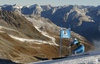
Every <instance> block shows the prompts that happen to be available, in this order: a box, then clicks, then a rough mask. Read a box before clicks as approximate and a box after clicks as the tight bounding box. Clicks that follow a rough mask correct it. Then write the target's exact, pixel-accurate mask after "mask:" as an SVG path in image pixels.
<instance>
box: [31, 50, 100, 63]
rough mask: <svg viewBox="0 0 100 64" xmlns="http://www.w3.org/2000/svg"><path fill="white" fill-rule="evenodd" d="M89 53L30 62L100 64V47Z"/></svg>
mask: <svg viewBox="0 0 100 64" xmlns="http://www.w3.org/2000/svg"><path fill="white" fill-rule="evenodd" d="M88 53H89V55H83V56H75V57H69V58H64V59H59V60H47V61H41V62H35V63H29V64H100V49H98V50H95V51H92V52H88Z"/></svg>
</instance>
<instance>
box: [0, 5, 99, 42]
mask: <svg viewBox="0 0 100 64" xmlns="http://www.w3.org/2000/svg"><path fill="white" fill-rule="evenodd" d="M1 9H3V10H9V11H13V12H16V13H18V14H24V15H26V16H29V17H34V16H39V17H45V18H49V19H50V20H51V21H52V22H53V23H54V24H56V25H58V26H61V24H62V25H63V26H64V27H66V28H68V25H69V24H71V28H72V31H74V32H76V33H78V34H80V35H82V36H83V37H85V38H86V39H88V40H89V41H91V42H93V40H98V39H99V38H100V35H99V34H100V23H99V21H100V19H99V17H100V6H97V7H95V6H83V5H80V6H79V5H64V6H52V5H37V4H34V5H31V6H19V5H16V4H15V5H3V6H1Z"/></svg>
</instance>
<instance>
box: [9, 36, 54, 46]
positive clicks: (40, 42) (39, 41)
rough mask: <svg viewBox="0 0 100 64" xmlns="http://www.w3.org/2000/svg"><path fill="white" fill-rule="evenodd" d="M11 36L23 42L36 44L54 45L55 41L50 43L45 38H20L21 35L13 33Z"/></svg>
mask: <svg viewBox="0 0 100 64" xmlns="http://www.w3.org/2000/svg"><path fill="white" fill-rule="evenodd" d="M9 36H10V37H11V38H14V39H16V40H19V41H21V42H34V43H36V44H43V43H44V44H50V45H54V44H53V43H50V42H46V41H43V40H35V39H26V38H19V37H16V36H13V35H9Z"/></svg>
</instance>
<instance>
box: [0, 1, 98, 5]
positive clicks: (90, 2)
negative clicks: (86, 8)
mask: <svg viewBox="0 0 100 64" xmlns="http://www.w3.org/2000/svg"><path fill="white" fill-rule="evenodd" d="M3 4H18V5H33V4H38V5H46V4H51V5H53V6H59V5H69V4H70V5H93V6H98V5H100V0H0V5H3Z"/></svg>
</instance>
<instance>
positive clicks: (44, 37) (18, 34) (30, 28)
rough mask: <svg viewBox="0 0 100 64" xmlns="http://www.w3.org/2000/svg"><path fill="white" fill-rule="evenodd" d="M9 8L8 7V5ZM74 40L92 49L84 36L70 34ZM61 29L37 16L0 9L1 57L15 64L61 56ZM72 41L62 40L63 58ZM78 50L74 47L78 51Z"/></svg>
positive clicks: (88, 49)
mask: <svg viewBox="0 0 100 64" xmlns="http://www.w3.org/2000/svg"><path fill="white" fill-rule="evenodd" d="M7 6H8V5H7ZM71 37H72V38H74V37H76V38H77V39H79V40H80V41H81V42H82V43H83V44H84V45H85V47H86V50H85V52H87V51H90V50H93V49H94V46H93V45H91V44H89V43H90V42H89V41H87V40H86V39H85V38H84V37H82V36H80V35H79V34H76V33H74V32H73V31H71ZM59 42H60V27H58V26H57V25H55V24H53V23H52V22H51V21H50V20H49V19H47V18H43V17H40V16H38V15H33V16H25V15H23V14H21V16H20V15H19V14H16V13H14V12H12V11H6V10H2V9H1V10H0V58H1V59H8V60H11V61H13V62H16V63H29V62H36V61H41V60H40V59H38V58H36V57H40V58H48V59H51V58H52V57H58V56H59ZM67 46H69V39H62V56H64V55H66V54H67V55H68V51H69V50H68V49H66V47H67ZM75 48H76V47H74V48H72V50H73V49H75Z"/></svg>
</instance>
